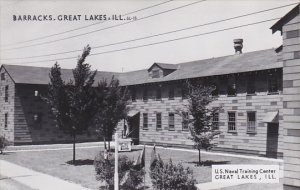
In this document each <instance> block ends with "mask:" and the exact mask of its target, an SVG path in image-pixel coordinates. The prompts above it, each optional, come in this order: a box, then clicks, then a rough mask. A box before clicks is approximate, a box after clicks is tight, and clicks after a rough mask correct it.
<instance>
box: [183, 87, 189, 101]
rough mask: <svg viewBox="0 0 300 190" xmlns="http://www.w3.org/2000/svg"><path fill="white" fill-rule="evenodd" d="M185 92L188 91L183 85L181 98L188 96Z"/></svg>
mask: <svg viewBox="0 0 300 190" xmlns="http://www.w3.org/2000/svg"><path fill="white" fill-rule="evenodd" d="M187 93H188V89H187V87H185V86H183V87H182V88H181V96H182V99H187V98H188V96H187Z"/></svg>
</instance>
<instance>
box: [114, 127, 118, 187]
mask: <svg viewBox="0 0 300 190" xmlns="http://www.w3.org/2000/svg"><path fill="white" fill-rule="evenodd" d="M118 138H119V137H118V133H117V132H116V133H115V185H114V186H115V190H119V171H118V161H119V155H118V151H119V147H118V145H119V142H118V140H119V139H118Z"/></svg>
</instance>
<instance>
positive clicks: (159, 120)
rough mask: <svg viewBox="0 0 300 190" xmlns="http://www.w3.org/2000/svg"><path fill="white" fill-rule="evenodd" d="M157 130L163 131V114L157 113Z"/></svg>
mask: <svg viewBox="0 0 300 190" xmlns="http://www.w3.org/2000/svg"><path fill="white" fill-rule="evenodd" d="M156 129H161V113H156Z"/></svg>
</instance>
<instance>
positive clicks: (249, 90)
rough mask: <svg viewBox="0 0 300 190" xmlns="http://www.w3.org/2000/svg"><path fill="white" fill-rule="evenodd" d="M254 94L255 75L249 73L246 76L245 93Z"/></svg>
mask: <svg viewBox="0 0 300 190" xmlns="http://www.w3.org/2000/svg"><path fill="white" fill-rule="evenodd" d="M255 94H256V77H255V75H249V76H248V77H247V95H255Z"/></svg>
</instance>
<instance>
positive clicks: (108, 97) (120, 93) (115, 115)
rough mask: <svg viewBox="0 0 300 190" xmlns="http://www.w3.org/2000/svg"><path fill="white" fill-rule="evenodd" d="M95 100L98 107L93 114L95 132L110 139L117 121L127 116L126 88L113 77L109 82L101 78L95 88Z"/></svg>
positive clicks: (105, 138)
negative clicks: (94, 114)
mask: <svg viewBox="0 0 300 190" xmlns="http://www.w3.org/2000/svg"><path fill="white" fill-rule="evenodd" d="M96 100H97V102H96V104H97V106H98V107H99V108H100V109H99V111H98V112H97V114H96V116H95V117H96V118H95V125H96V127H97V132H98V134H99V135H100V136H102V137H104V140H108V141H110V140H111V137H112V135H113V134H114V133H115V131H116V127H117V124H118V122H119V121H121V120H122V119H125V118H126V116H127V111H128V110H127V100H128V92H127V89H126V88H123V87H121V86H119V81H118V80H116V79H114V77H112V79H111V81H110V82H107V81H106V80H102V81H101V82H100V83H98V87H97V89H96Z"/></svg>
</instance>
